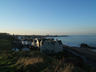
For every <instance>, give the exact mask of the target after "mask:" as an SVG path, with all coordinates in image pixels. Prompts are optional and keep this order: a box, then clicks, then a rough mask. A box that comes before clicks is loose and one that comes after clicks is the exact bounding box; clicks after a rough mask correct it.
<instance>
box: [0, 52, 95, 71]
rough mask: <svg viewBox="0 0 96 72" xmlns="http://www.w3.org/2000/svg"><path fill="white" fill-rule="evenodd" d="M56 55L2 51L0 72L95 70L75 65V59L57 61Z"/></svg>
mask: <svg viewBox="0 0 96 72" xmlns="http://www.w3.org/2000/svg"><path fill="white" fill-rule="evenodd" d="M58 55H59V56H60V53H59V54H58ZM58 55H55V57H53V56H48V55H45V54H42V53H40V52H39V51H30V52H24V51H21V52H12V51H3V52H0V72H95V68H91V67H90V66H88V65H86V64H82V65H80V64H81V63H82V62H81V63H79V64H75V63H76V59H74V58H75V57H73V58H72V57H70V56H69V57H66V56H65V57H62V58H61V59H60V58H59V59H58V58H57V57H58ZM56 56H57V57H56ZM72 60H74V61H72Z"/></svg>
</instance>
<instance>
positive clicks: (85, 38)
mask: <svg viewBox="0 0 96 72" xmlns="http://www.w3.org/2000/svg"><path fill="white" fill-rule="evenodd" d="M48 38H53V39H55V40H56V39H58V40H61V41H62V43H63V44H65V45H68V46H75V47H80V44H81V43H85V44H88V45H89V46H93V47H96V35H69V36H67V37H48Z"/></svg>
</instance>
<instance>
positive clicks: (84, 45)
mask: <svg viewBox="0 0 96 72" xmlns="http://www.w3.org/2000/svg"><path fill="white" fill-rule="evenodd" d="M80 48H90V46H89V45H87V44H85V43H82V44H81V45H80Z"/></svg>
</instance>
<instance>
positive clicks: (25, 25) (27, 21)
mask: <svg viewBox="0 0 96 72" xmlns="http://www.w3.org/2000/svg"><path fill="white" fill-rule="evenodd" d="M0 32H7V33H11V34H36V35H38V34H40V35H46V34H57V35H62V34H68V35H69V34H70V35H71V34H73V35H74V34H77V35H79V34H89V35H91V34H96V0H0Z"/></svg>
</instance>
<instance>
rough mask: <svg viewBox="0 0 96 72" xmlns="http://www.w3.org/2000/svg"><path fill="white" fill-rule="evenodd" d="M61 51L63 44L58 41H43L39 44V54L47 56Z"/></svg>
mask: <svg viewBox="0 0 96 72" xmlns="http://www.w3.org/2000/svg"><path fill="white" fill-rule="evenodd" d="M61 51H63V44H62V42H61V41H60V40H53V39H45V40H42V41H41V42H40V52H44V53H47V54H51V53H58V52H61Z"/></svg>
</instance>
